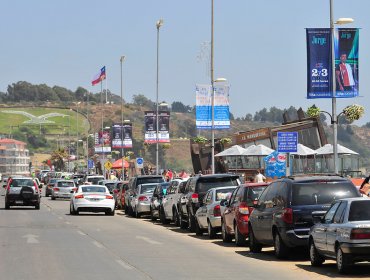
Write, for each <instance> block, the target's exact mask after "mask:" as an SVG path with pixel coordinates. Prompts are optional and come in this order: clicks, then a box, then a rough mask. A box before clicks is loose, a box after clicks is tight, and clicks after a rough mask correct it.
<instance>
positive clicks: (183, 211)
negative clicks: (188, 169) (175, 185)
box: [177, 174, 241, 232]
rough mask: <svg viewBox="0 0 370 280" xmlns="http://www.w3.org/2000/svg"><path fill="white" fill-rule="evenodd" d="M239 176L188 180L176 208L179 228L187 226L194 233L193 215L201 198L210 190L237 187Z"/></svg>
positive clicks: (221, 175)
mask: <svg viewBox="0 0 370 280" xmlns="http://www.w3.org/2000/svg"><path fill="white" fill-rule="evenodd" d="M240 184H241V182H240V179H239V176H238V175H233V174H213V175H202V176H195V177H191V178H189V180H188V182H187V183H186V187H185V191H184V194H182V195H181V196H180V199H179V201H178V206H177V208H178V209H179V222H180V227H181V228H186V226H188V228H189V230H190V231H191V232H194V231H195V213H196V212H197V210H198V208H199V207H200V206H201V205H202V203H203V197H204V195H205V194H206V193H207V191H208V190H209V189H211V188H217V187H226V186H239V185H240Z"/></svg>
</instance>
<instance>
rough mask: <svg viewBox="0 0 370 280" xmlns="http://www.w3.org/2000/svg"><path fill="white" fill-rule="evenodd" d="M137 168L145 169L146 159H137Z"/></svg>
mask: <svg viewBox="0 0 370 280" xmlns="http://www.w3.org/2000/svg"><path fill="white" fill-rule="evenodd" d="M135 163H136V168H144V159H143V158H136V161H135Z"/></svg>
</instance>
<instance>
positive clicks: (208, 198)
mask: <svg viewBox="0 0 370 280" xmlns="http://www.w3.org/2000/svg"><path fill="white" fill-rule="evenodd" d="M205 201H206V204H210V203H211V201H212V191H210V192H208V193H207V194H206V200H205Z"/></svg>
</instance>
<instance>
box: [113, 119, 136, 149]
mask: <svg viewBox="0 0 370 280" xmlns="http://www.w3.org/2000/svg"><path fill="white" fill-rule="evenodd" d="M112 148H113V149H122V148H132V124H131V123H125V124H124V125H123V126H122V125H121V124H114V125H113V126H112Z"/></svg>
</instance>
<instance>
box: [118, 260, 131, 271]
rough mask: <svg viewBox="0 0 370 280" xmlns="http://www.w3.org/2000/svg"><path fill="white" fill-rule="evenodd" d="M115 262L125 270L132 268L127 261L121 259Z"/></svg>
mask: <svg viewBox="0 0 370 280" xmlns="http://www.w3.org/2000/svg"><path fill="white" fill-rule="evenodd" d="M116 261H117V263H118V264H119V265H120V266H122V267H123V268H125V269H127V270H132V269H133V267H132V266H131V265H129V264H128V263H125V262H124V261H123V260H116Z"/></svg>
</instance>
